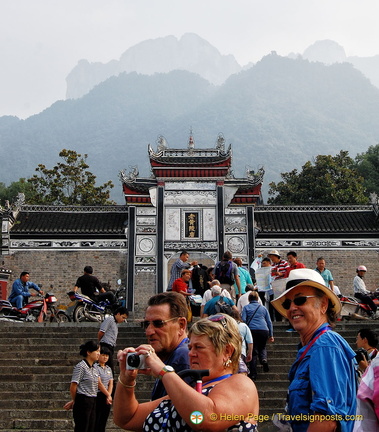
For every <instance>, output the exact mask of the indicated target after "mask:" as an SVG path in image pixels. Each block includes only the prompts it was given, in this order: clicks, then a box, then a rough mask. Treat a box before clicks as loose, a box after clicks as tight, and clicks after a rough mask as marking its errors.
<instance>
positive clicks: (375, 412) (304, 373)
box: [18, 250, 379, 432]
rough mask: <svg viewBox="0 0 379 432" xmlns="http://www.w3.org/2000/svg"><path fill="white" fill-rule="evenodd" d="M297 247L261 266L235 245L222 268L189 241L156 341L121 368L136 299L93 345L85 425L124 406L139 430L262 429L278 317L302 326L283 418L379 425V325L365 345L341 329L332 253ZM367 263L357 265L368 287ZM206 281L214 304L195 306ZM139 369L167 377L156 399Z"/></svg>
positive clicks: (326, 424) (77, 380) (163, 304)
mask: <svg viewBox="0 0 379 432" xmlns="http://www.w3.org/2000/svg"><path fill="white" fill-rule="evenodd" d="M287 259H288V261H286V260H283V259H282V258H281V256H280V254H279V253H278V251H276V250H273V251H269V253H268V254H267V256H259V257H258V258H257V260H256V261H255V262H254V263H253V266H254V268H253V270H254V272H252V273H253V278H252V276H251V274H250V271H249V270H248V269H246V268H244V267H243V263H242V260H240V259H234V260H233V258H232V255H231V253H230V252H228V251H227V252H225V253H224V254H223V256H222V259H221V260H220V261H219V262H218V263H216V265H215V266H214V267H212V268H211V269H207V268H204V266H202V265H201V264H198V263H197V262H194V261H192V262H191V263H189V262H188V261H189V254H188V253H187V252H186V251H182V253H181V254H180V257H179V259H178V260H177V261H176V262H175V263H174V265H173V267H172V270H171V278H170V282H169V286H168V289H167V291H166V292H164V293H160V294H156V295H154V296H152V297H151V298H150V299H149V301H148V304H147V307H146V310H145V315H144V319H143V321H142V322H141V325H142V327H143V329H144V331H145V336H146V343H143V344H141V345H140V346H138V347H126V348H124V349H122V350H120V351H118V353H117V360H118V363H119V373H118V377H117V380H115V369H114V363H115V360H114V359H113V353H114V349H115V347H116V344H117V336H118V325H119V324H120V323H122V322H124V321H125V320H126V318H127V317H128V311H127V310H126V308H123V307H121V308H118V309H117V310H116V311H115V312H114V315H113V316H110V317H107V318H106V319H105V320H104V321H103V323H101V325H100V328H99V331H98V340H97V341H87V342H85V343H84V344H83V345H81V347H80V351H79V354H80V355H81V356H82V357H83V359H82V360H81V361H80V362H79V363H78V364H77V365H76V366H75V367H74V370H73V374H72V379H71V385H70V395H71V400H70V401H69V402H67V403H66V404H65V406H64V408H65V409H67V410H69V409H73V417H74V422H75V432H79V431H80V432H82V431H84V432H95V431H96V432H100V431H105V430H106V424H107V420H108V416H109V414H110V410H111V407H112V406H113V417H114V422H115V423H116V424H117V425H118V426H119V427H121V428H122V429H125V430H128V431H134V430H135V431H137V430H138V431H139V430H143V431H146V432H150V431H177V432H186V431H196V430H199V431H206V430H211V431H215V432H217V431H220V432H221V431H225V430H227V431H235V432H237V431H241V432H247V431H254V430H258V427H259V422H260V421H261V417H260V413H259V394H258V391H257V387H256V382H257V380H258V362H259V363H260V364H261V367H262V370H263V372H264V373H267V372H269V370H270V368H269V362H268V358H267V350H266V344H267V342H274V335H273V324H272V322H273V321H275V320H281V319H284V320H286V321H288V323H289V325H290V327H291V330H292V331H294V332H297V333H298V335H299V337H300V343H299V347H298V353H297V356H296V359H295V360H294V363H293V365H292V367H291V368H290V370H289V374H288V376H289V387H288V396H287V406H286V411H285V413H283V415H282V417H281V418H280V419H279V420H280V421H279V423H277V424H278V425H280V427H282V428H283V429H282V430H288V431H289V430H292V431H293V432H302V431H308V432H312V431H342V432H353V431H354V432H363V431H364V432H372V431H378V430H379V356H377V353H378V350H377V344H378V336H377V334H376V333H375V332H374V331H373V330H372V329H368V328H362V329H361V330H360V331H359V332H358V334H357V338H356V348H357V351H354V350H353V349H352V348H351V347H350V346H349V344H348V343H347V342H346V341H345V340H344V339H343V338H342V337H341V336H340V335H339V334H338V333H337V332H335V331H334V326H335V323H336V320H337V317H338V316H339V314H340V312H341V302H340V299H339V297H338V294H337V292H336V290H335V288H336V287H335V286H334V285H333V276H332V274H331V272H330V271H329V270H328V269H326V268H325V260H324V259H323V258H320V259H319V260H317V266H316V268H315V269H309V268H306V267H305V265H304V264H302V263H300V262H299V261H298V260H297V255H296V253H295V252H293V251H291V252H289V253H288V254H287ZM366 271H367V269H366V268H364V269H363V266H360V268H358V269H357V277H358V278H359V279H360V280H357V281H354V283H356V284H357V286H359V289H360V292H362V290H363V288H364V289H366V288H365V287H364V286H363V285H362V279H363V276H364V274H365V272H366ZM193 276H194V277H193ZM253 279H254V280H253ZM275 281H280V284H275ZM21 282H22V281H21ZM25 282H29V280H27V281H25ZM80 284H81V281H78V283H77V286H78V287H79V286H80ZM25 285H26V283H25ZM199 287H200V288H199ZM278 287H280V289H281V291H279V288H278ZM30 288H34V286H32V285H30ZM357 289H358V288H357ZM198 292H200V293H201V294H200V295H201V298H202V304H198V305H195V307H193V308H192V309H193V314H190V313H189V309H190V307H191V306H194V305H193V304H192V305H191V304H190V301H189V299H190V298H191V297H192V296H193V295H199V294H196V293H198ZM357 292H358V291H357ZM18 301H19V300H18ZM192 315H195V316H196V315H199V316H198V317H197V318H196V319H193V318H192ZM189 319H192V320H193V323H192V324H191V325H190V326H188V320H189ZM139 374H147V375H151V376H153V377H154V378H155V381H154V385H153V386H152V389H151V397H150V400H149V401H148V402H140V401H139V400H138V398H137V396H136V389H138V381H139V380H138V375H139ZM290 428H291V429H290Z"/></svg>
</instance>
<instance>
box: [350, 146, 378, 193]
mask: <svg viewBox="0 0 379 432" xmlns="http://www.w3.org/2000/svg"><path fill="white" fill-rule="evenodd" d="M355 162H356V164H357V170H358V172H359V174H360V175H361V176H362V177H363V178H364V182H363V184H364V186H365V188H366V190H367V192H368V193H372V192H375V193H376V194H377V195H379V144H377V145H375V146H370V147H369V148H368V150H367V152H366V153H360V154H358V155H357V156H356V158H355Z"/></svg>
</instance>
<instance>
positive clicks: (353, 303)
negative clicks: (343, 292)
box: [340, 290, 379, 320]
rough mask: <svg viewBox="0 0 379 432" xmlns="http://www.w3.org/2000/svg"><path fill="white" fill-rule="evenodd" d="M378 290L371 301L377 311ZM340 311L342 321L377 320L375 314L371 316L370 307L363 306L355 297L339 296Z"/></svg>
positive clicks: (378, 304) (378, 303)
mask: <svg viewBox="0 0 379 432" xmlns="http://www.w3.org/2000/svg"><path fill="white" fill-rule="evenodd" d="M378 295H379V293H378V290H376V291H375V293H374V298H373V301H374V303H375V304H376V305H377V306H378V310H379V299H378ZM340 301H341V305H342V309H341V318H342V319H351V318H353V319H366V320H368V319H373V320H375V319H378V318H379V316H377V314H373V313H372V311H371V309H370V307H369V306H368V305H367V304H365V303H361V302H359V300H358V299H357V298H355V297H350V296H341V298H340Z"/></svg>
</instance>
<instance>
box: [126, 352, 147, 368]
mask: <svg viewBox="0 0 379 432" xmlns="http://www.w3.org/2000/svg"><path fill="white" fill-rule="evenodd" d="M145 359H146V356H145V355H144V354H141V355H138V354H137V353H129V354H128V355H127V356H126V369H129V370H133V369H146V368H147V366H146V363H145Z"/></svg>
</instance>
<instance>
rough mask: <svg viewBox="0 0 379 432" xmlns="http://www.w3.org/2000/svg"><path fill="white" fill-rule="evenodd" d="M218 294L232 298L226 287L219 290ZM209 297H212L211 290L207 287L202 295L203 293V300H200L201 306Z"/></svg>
mask: <svg viewBox="0 0 379 432" xmlns="http://www.w3.org/2000/svg"><path fill="white" fill-rule="evenodd" d="M220 296H222V297H228V298H229V299H230V300H231V299H232V298H231V297H230V294H229V291H227V290H226V289H223V290H222V291H221V294H220ZM211 298H212V291H211V290H210V289H207V290H206V291H205V293H204V295H203V300H202V302H201V306H204V305H205V303H206V302H207V301H209V300H210V299H211Z"/></svg>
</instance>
